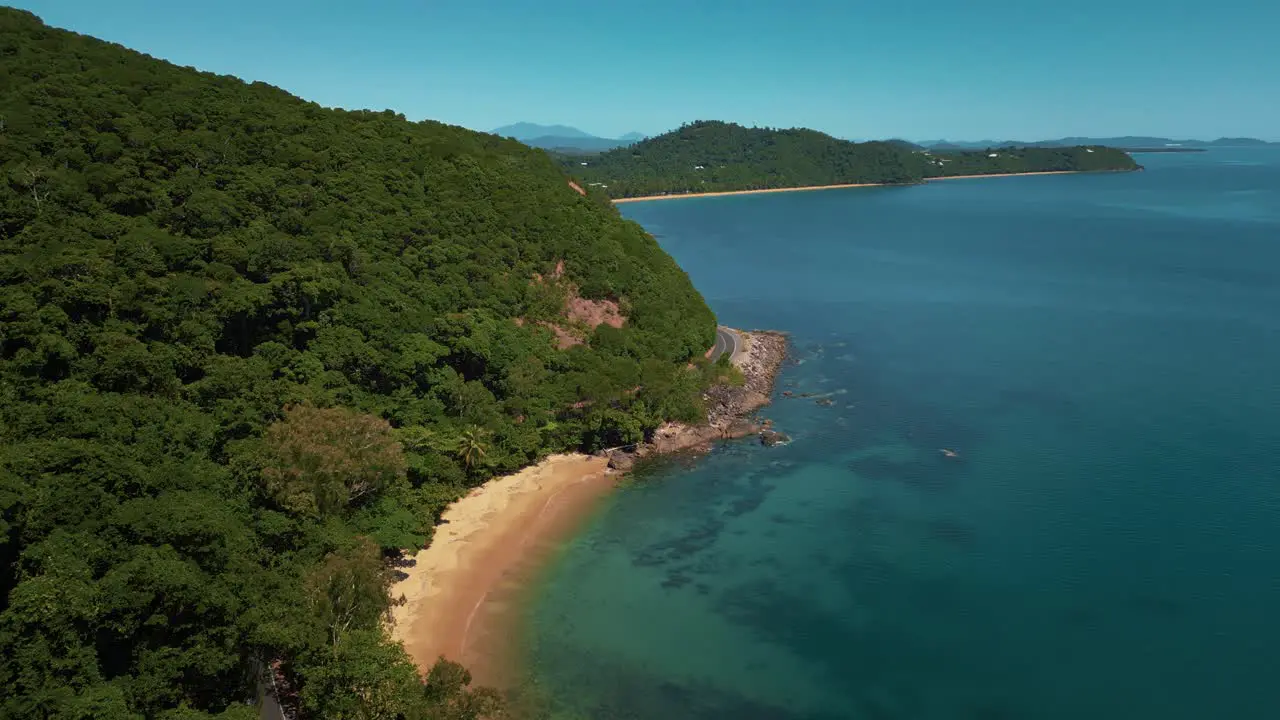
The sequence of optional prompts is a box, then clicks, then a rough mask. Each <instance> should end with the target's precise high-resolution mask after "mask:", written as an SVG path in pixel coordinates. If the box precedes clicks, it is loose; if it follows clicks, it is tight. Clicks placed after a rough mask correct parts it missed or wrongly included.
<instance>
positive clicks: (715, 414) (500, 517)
mask: <svg viewBox="0 0 1280 720" xmlns="http://www.w3.org/2000/svg"><path fill="white" fill-rule="evenodd" d="M734 332H736V333H738V335H739V338H740V341H741V343H742V351H741V354H740V355H739V356H737V357H735V358H733V359H732V360H731V362H733V364H734V365H736V366H737V367H738V368H739V369H740V370H741V371H742V373H743V375H744V382H743V384H742V385H741V386H736V387H730V386H724V385H720V386H714V387H713V388H711V389H710V390H709V391H708V392H709V396H710V397H711V399H712V407H711V408H709V410H708V417H707V422H706V423H704V424H701V425H696V426H688V425H681V424H678V423H668V424H666V425H664V426H662V427H660V428H658V429H657V431H655V433H654V436H653V437H652V438H651V439H650V441H648V442H645V443H641V444H640V445H638V446H628V447H627V448H614V449H612V450H610V451H606V452H602V453H600V454H598V455H584V454H581V453H570V454H562V455H553V456H550V457H548V458H545V459H544V460H542V461H541V462H539V463H537V464H535V465H531V466H529V467H526V468H524V469H522V470H519V471H517V472H515V473H512V474H510V475H505V476H502V477H497V478H493V479H491V480H489V481H488V482H486V483H485V484H483V485H481V486H479V487H477V488H474V489H473V490H471V492H470V493H468V494H467V495H466V496H465V497H463V498H461V499H459V500H457V501H455V502H454V503H453V504H451V505H450V506H449V507H448V509H446V510H445V512H444V514H443V515H442V516H441V521H440V523H439V524H438V525H437V526H436V532H435V535H434V536H433V537H432V539H431V542H430V543H429V544H428V545H427V547H425V548H423V549H422V550H420V551H418V552H417V553H416V554H415V555H414V556H413V559H412V562H411V563H408V564H407V567H403V568H400V570H401V572H402V573H403V574H404V577H403V578H401V579H400V580H398V581H397V582H395V583H393V584H392V586H391V588H390V589H389V594H390V596H391V598H392V600H393V601H397V600H398V599H399V598H401V597H403V598H404V602H403V603H399V604H395V605H393V607H392V612H391V615H392V617H391V622H390V624H389V628H388V630H389V633H390V635H391V638H392V640H394V641H396V642H399V643H401V644H402V645H403V646H404V649H405V651H406V652H407V653H408V655H409V657H410V659H412V660H413V662H414V664H415V665H416V666H417V667H418V670H419V671H420V672H421V673H423V674H426V673H427V672H428V671H429V670H430V669H431V666H432V665H433V664H434V663H435V662H436V660H437V658H439V657H440V656H444V657H445V658H447V659H449V660H452V661H455V662H458V663H461V664H462V665H464V666H466V667H467V668H468V669H469V670H470V671H471V673H472V676H473V678H474V680H475V683H476V684H477V685H488V686H491V687H498V688H507V689H510V688H513V687H515V686H516V685H518V684H519V682H520V681H521V679H522V678H523V677H524V675H523V673H522V670H523V668H522V667H521V664H520V662H519V659H520V658H519V656H518V654H519V653H518V651H519V643H517V642H514V640H515V639H516V638H517V637H518V636H519V635H520V632H519V631H520V628H521V622H520V621H521V619H522V617H523V611H524V608H525V607H526V605H527V599H528V596H527V591H528V590H529V589H530V588H531V587H533V585H534V581H535V580H536V579H537V578H538V576H539V574H540V573H541V572H542V571H543V570H544V568H545V567H546V566H547V565H548V562H549V561H550V560H551V559H552V556H553V555H554V554H555V553H556V552H557V551H559V550H560V549H562V548H564V547H565V543H566V541H568V540H569V539H570V538H572V537H573V536H574V534H575V533H576V532H577V531H579V530H580V529H581V527H582V525H583V524H584V523H585V522H586V521H587V519H588V518H589V517H590V516H591V514H592V513H593V512H594V511H596V510H597V509H598V508H599V507H600V506H601V502H602V501H603V500H604V499H605V498H606V496H608V495H609V494H610V493H611V492H612V491H613V490H614V488H615V487H616V486H617V482H618V480H619V478H621V477H622V476H623V475H624V474H625V473H626V472H627V471H629V470H630V469H631V468H632V466H633V465H634V464H635V463H636V462H637V461H638V460H641V459H643V458H647V457H653V456H661V455H670V454H673V453H678V452H682V451H693V452H700V451H705V450H708V449H710V447H711V444H712V443H713V442H715V441H717V440H723V439H733V438H743V437H748V436H750V435H753V434H757V433H768V432H769V428H768V423H764V424H759V423H756V422H753V421H751V420H749V418H750V417H751V416H752V415H753V414H754V413H755V412H756V411H758V410H759V409H760V408H762V407H764V406H765V405H768V404H769V402H770V398H771V395H772V392H773V387H774V382H775V380H776V377H777V374H778V371H779V369H780V368H781V365H782V362H783V360H784V358H785V356H786V352H787V350H786V344H787V340H786V337H785V336H783V335H781V334H779V333H775V332H770V331H751V332H743V331H737V330H735V331H734Z"/></svg>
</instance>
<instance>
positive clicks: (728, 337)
mask: <svg viewBox="0 0 1280 720" xmlns="http://www.w3.org/2000/svg"><path fill="white" fill-rule="evenodd" d="M726 352H727V353H729V360H730V361H732V360H735V359H737V357H738V354H739V353H741V352H742V336H740V335H738V331H737V330H734V329H733V328H730V327H725V326H724V325H718V326H716V344H715V345H714V346H713V347H712V348H711V362H715V361H717V360H719V359H720V356H721V355H723V354H725V353H726Z"/></svg>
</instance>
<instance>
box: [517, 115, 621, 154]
mask: <svg viewBox="0 0 1280 720" xmlns="http://www.w3.org/2000/svg"><path fill="white" fill-rule="evenodd" d="M493 134H494V135H501V136H503V137H509V138H515V139H516V140H519V141H520V142H522V143H524V144H525V145H529V146H532V147H536V148H542V149H544V150H556V151H559V152H565V153H574V152H577V153H597V152H604V151H605V150H612V149H613V148H616V147H622V146H624V145H630V144H632V143H634V142H639V141H640V140H643V139H645V137H646V136H645V135H644V134H643V133H638V132H630V133H627V134H626V135H623V136H622V137H617V138H603V137H598V136H595V135H592V134H590V133H586V132H583V131H581V130H579V129H578V128H575V127H570V126H568V125H539V124H537V123H528V122H518V123H514V124H512V125H503V126H502V127H500V128H497V129H495V130H493Z"/></svg>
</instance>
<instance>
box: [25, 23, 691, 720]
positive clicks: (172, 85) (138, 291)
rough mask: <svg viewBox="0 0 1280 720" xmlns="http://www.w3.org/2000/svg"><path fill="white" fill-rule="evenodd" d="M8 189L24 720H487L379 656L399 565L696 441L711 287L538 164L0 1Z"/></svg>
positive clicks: (465, 137)
mask: <svg viewBox="0 0 1280 720" xmlns="http://www.w3.org/2000/svg"><path fill="white" fill-rule="evenodd" d="M0 186H2V187H3V189H4V192H3V193H2V194H0V687H3V688H4V692H3V693H2V694H0V717H13V718H109V719H117V718H118V719H124V718H167V719H172V720H176V719H178V718H182V719H188V718H200V717H215V716H216V717H223V718H250V717H255V716H256V710H255V709H254V708H253V707H251V706H249V705H246V704H245V701H246V699H250V700H251V699H252V698H253V696H254V694H255V691H256V688H257V687H258V685H259V683H260V682H261V678H262V677H264V673H263V672H262V671H261V669H262V668H266V667H270V668H274V672H275V677H276V678H277V679H278V680H279V681H280V682H283V683H284V684H285V685H286V687H288V688H290V689H291V691H292V692H291V695H292V696H293V697H295V698H296V702H297V703H298V709H299V711H300V712H301V714H302V716H304V717H316V718H395V717H404V718H448V719H450V720H463V719H464V718H473V717H484V716H488V715H491V714H493V713H495V712H497V710H495V707H496V705H495V703H496V700H495V698H494V696H493V695H492V694H491V693H488V692H485V691H477V690H472V689H469V688H468V683H469V678H468V676H467V675H466V673H465V671H464V670H462V669H461V668H459V667H458V666H456V665H452V664H447V663H446V664H440V665H438V666H437V667H436V668H435V670H434V671H433V672H432V675H431V677H430V678H429V679H428V681H427V682H426V683H425V684H424V683H423V682H422V681H421V679H420V678H419V677H418V676H417V674H416V672H415V669H414V668H413V666H412V665H411V664H410V663H409V661H408V660H407V658H406V656H405V655H404V652H403V650H402V648H400V646H399V645H396V644H392V643H390V642H389V641H388V639H387V637H386V635H385V632H384V629H383V622H384V619H385V618H386V616H387V610H388V607H389V603H390V602H391V600H390V599H389V597H388V594H387V586H388V583H389V582H390V579H391V570H389V564H388V560H389V559H394V557H395V556H396V554H397V553H399V552H400V551H401V550H402V549H406V548H408V549H412V548H417V547H419V546H421V545H422V544H423V543H424V542H426V541H427V540H428V538H429V537H430V534H431V531H432V525H433V524H434V522H435V520H436V519H437V518H438V514H439V512H440V511H441V509H442V508H443V507H444V505H445V504H446V503H448V502H449V501H451V500H452V499H454V498H456V497H458V496H459V495H460V494H462V493H464V492H465V491H466V489H467V488H468V487H471V486H474V485H476V484H478V483H480V482H482V481H483V480H484V479H485V478H487V477H489V476H492V475H493V474H495V473H499V472H504V471H508V470H512V469H515V468H518V467H520V466H523V465H526V464H528V463H530V462H533V461H535V460H536V459H538V458H539V457H541V456H544V455H545V454H547V453H549V452H553V451H561V450H565V449H570V448H585V449H593V448H598V447H601V446H606V445H615V444H623V443H628V442H632V441H634V440H636V439H639V438H640V437H642V436H643V435H644V434H645V433H646V432H649V431H651V430H652V429H653V428H654V427H656V426H657V425H658V424H659V423H660V422H662V421H663V420H664V419H667V418H680V419H689V420H694V419H697V418H699V417H700V415H701V413H703V412H704V411H703V409H702V408H701V406H700V403H701V397H702V396H701V389H702V387H703V384H704V382H705V378H706V377H707V375H708V374H709V373H710V372H711V371H712V370H711V369H710V368H705V367H704V368H703V369H702V370H693V371H691V370H689V369H688V364H689V362H690V361H691V360H695V359H697V358H700V357H701V355H702V354H703V352H704V351H705V350H706V349H707V348H708V347H710V346H711V344H712V343H713V340H714V333H715V318H714V316H713V315H712V313H711V311H710V310H709V309H708V308H707V306H706V305H705V303H704V302H703V300H702V298H701V296H700V295H699V294H698V293H697V291H696V290H695V289H694V287H693V286H692V284H691V283H690V281H689V278H688V277H687V276H686V274H685V273H684V272H683V271H682V270H681V269H680V268H679V267H678V266H677V265H676V264H675V263H674V261H672V259H671V258H670V257H669V256H668V255H666V254H665V253H664V252H663V251H662V250H661V249H660V248H659V247H658V245H657V243H656V242H655V241H654V240H653V238H652V237H650V236H648V235H647V234H646V233H645V232H644V231H643V230H642V229H641V228H640V227H639V226H637V225H635V224H634V223H630V222H627V221H624V220H623V219H621V218H620V217H619V215H618V214H617V212H616V210H614V208H613V207H611V206H610V205H609V204H608V203H606V202H600V201H598V200H597V199H593V198H588V197H583V196H581V195H579V194H578V193H577V192H575V191H574V190H573V189H571V188H570V186H569V184H568V178H567V177H566V176H565V174H564V172H563V171H562V169H561V168H560V167H558V166H557V165H556V163H555V162H554V161H553V160H552V159H551V158H550V157H548V156H547V155H546V154H545V153H543V152H542V151H538V150H532V149H530V148H527V147H525V146H524V145H521V144H519V143H517V142H515V141H511V140H503V139H501V138H498V137H496V136H492V135H485V134H479V133H474V132H470V131H467V130H463V129H460V128H455V127H449V126H445V125H441V124H438V123H433V122H420V123H411V122H408V121H406V120H405V119H404V118H403V117H402V116H399V115H397V114H395V113H393V112H391V111H385V112H365V111H359V112H347V111H342V110H330V109H325V108H322V107H320V106H319V105H316V104H314V103H308V102H305V101H303V100H300V99H298V98H295V97H292V96H290V95H289V94H287V93H285V92H284V91H282V90H279V89H277V88H274V87H270V86H268V85H265V84H262V83H253V84H247V83H245V82H242V81H240V80H238V79H235V78H231V77H223V76H217V75H212V74H208V73H202V72H197V71H196V70H194V69H190V68H180V67H177V66H174V65H171V64H168V63H165V62H161V61H159V60H156V59H153V58H150V57H147V56H145V55H141V54H139V53H136V52H132V51H129V50H127V49H125V48H122V47H120V46H118V45H112V44H108V43H105V42H101V41H98V40H94V39H92V38H87V37H83V36H80V35H76V34H73V33H70V32H65V31H61V30H57V29H52V28H48V27H46V26H44V25H43V24H42V23H41V22H40V21H39V20H38V19H37V18H36V17H34V16H33V15H30V14H28V13H24V12H19V11H16V10H11V9H3V8H0ZM593 313H594V316H593ZM593 317H595V319H594V320H593V319H592V318H593ZM601 318H603V319H604V320H605V322H600V320H601ZM637 387H638V388H639V390H638V391H635V389H636V388H637Z"/></svg>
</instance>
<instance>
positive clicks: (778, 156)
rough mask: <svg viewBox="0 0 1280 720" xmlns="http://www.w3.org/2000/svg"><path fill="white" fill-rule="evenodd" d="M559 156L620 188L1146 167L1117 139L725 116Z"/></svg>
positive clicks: (586, 181) (641, 191) (604, 189)
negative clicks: (793, 124) (958, 142)
mask: <svg viewBox="0 0 1280 720" xmlns="http://www.w3.org/2000/svg"><path fill="white" fill-rule="evenodd" d="M930 152H931V153H932V157H931V155H930ZM560 161H561V164H562V166H563V167H564V168H565V169H566V170H567V171H568V172H570V173H572V174H573V175H574V176H575V177H577V178H578V179H579V181H580V183H581V184H582V185H583V186H584V187H587V188H593V189H594V190H595V192H597V193H603V194H604V195H607V196H608V197H611V198H628V197H644V196H649V195H678V194H688V193H702V192H724V191H738V190H765V189H772V188H792V187H807V186H821V185H844V184H858V183H876V184H885V185H901V184H910V183H918V182H921V181H922V180H924V179H926V178H931V177H941V176H950V175H988V174H999V173H1009V172H1048V171H1064V170H1065V171H1074V170H1080V171H1090V170H1133V169H1137V164H1136V163H1134V162H1133V160H1132V158H1130V157H1129V156H1128V155H1125V154H1124V153H1123V152H1120V151H1118V150H1114V149H1111V148H1100V147H1095V148H1085V147H1072V148H1052V149H1045V148H1001V149H1000V151H999V152H998V153H995V154H993V153H992V151H989V150H982V151H959V150H956V151H942V150H933V151H925V150H924V149H923V148H920V147H919V146H916V145H913V144H911V143H907V142H905V141H902V140H886V141H874V142H851V141H848V140H841V139H838V138H834V137H832V136H830V135H827V134H825V133H820V132H818V131H816V130H807V129H803V128H793V129H789V130H776V129H770V128H747V127H743V126H741V125H735V124H733V123H726V122H719V121H699V122H695V123H690V124H688V125H684V126H683V127H681V128H679V129H677V130H673V131H671V132H669V133H666V134H664V135H659V136H657V137H653V138H649V139H647V140H644V141H642V142H638V143H636V144H634V145H631V146H630V147H625V148H617V149H614V150H610V151H608V152H604V153H601V154H600V155H597V156H595V157H574V156H568V155H563V156H561V158H560Z"/></svg>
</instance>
